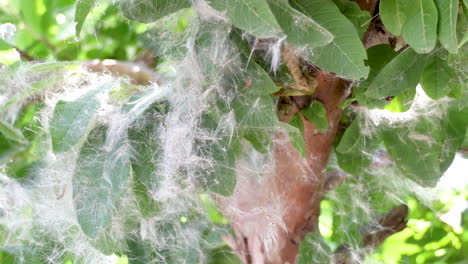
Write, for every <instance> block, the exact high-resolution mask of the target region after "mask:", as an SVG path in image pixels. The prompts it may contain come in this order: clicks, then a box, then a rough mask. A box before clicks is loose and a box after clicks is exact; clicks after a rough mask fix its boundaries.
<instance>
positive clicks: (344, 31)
mask: <svg viewBox="0 0 468 264" xmlns="http://www.w3.org/2000/svg"><path fill="white" fill-rule="evenodd" d="M290 3H291V6H293V7H294V8H296V9H297V10H299V11H301V12H302V13H304V14H306V15H307V16H309V17H311V18H312V19H313V20H314V21H316V22H317V23H319V24H320V25H321V26H323V27H324V28H325V29H327V30H328V31H330V33H331V34H333V36H334V38H333V40H332V42H331V43H330V44H328V45H326V46H323V47H318V48H314V49H313V50H312V51H311V55H310V56H309V59H310V60H311V61H312V62H313V63H314V64H316V65H317V66H319V67H320V68H322V69H324V70H325V71H328V72H335V73H336V75H338V76H340V77H344V78H348V79H352V80H359V79H361V78H366V77H367V75H368V74H369V67H367V66H366V65H365V64H364V60H365V59H366V58H367V56H366V50H365V49H364V46H363V45H362V43H361V40H360V38H359V35H358V34H357V32H356V29H355V28H354V26H353V24H352V23H351V22H350V21H349V20H348V19H347V18H346V17H345V16H344V15H343V14H341V12H340V10H339V9H338V7H337V6H336V5H335V4H334V3H333V2H332V1H329V0H291V1H290Z"/></svg>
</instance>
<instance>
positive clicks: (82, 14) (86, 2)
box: [75, 0, 97, 37]
mask: <svg viewBox="0 0 468 264" xmlns="http://www.w3.org/2000/svg"><path fill="white" fill-rule="evenodd" d="M96 2H97V0H78V2H77V3H76V10H75V23H76V25H75V32H76V33H75V34H76V36H77V37H79V36H80V32H81V28H82V27H83V23H84V21H85V19H86V17H87V16H88V14H89V12H91V10H92V9H93V8H94V5H95V4H96Z"/></svg>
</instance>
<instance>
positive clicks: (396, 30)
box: [379, 0, 408, 36]
mask: <svg viewBox="0 0 468 264" xmlns="http://www.w3.org/2000/svg"><path fill="white" fill-rule="evenodd" d="M407 4H408V1H405V0H381V1H380V4H379V15H380V18H381V19H382V22H383V24H384V25H385V28H386V29H387V30H388V31H390V33H392V34H393V35H395V36H399V35H400V34H401V29H402V28H403V25H404V24H405V21H406V12H405V9H404V8H405V5H407Z"/></svg>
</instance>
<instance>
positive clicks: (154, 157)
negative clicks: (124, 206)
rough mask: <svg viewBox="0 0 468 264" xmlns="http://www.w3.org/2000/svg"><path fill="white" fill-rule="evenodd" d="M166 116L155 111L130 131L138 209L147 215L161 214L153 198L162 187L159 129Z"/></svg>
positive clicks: (134, 125) (152, 110) (150, 111)
mask: <svg viewBox="0 0 468 264" xmlns="http://www.w3.org/2000/svg"><path fill="white" fill-rule="evenodd" d="M162 118H163V115H162V114H161V113H160V112H159V111H157V109H155V108H152V109H149V110H147V111H146V113H144V115H143V116H142V117H141V118H139V119H137V120H135V122H134V123H133V124H132V125H131V127H130V129H129V131H128V138H129V140H130V145H131V147H132V149H133V150H134V151H135V153H136V154H135V155H136V156H135V158H134V159H132V160H131V162H132V169H133V172H134V184H133V190H134V192H135V194H136V196H137V199H138V201H139V202H138V206H139V207H140V211H141V212H142V214H143V215H144V216H154V215H155V214H156V213H157V212H158V211H159V205H158V204H157V202H156V201H155V199H154V198H153V197H152V196H151V195H152V194H154V193H156V191H157V190H158V188H159V185H160V178H158V173H157V172H158V171H157V170H158V162H159V158H160V154H161V153H160V149H159V148H160V146H159V139H158V135H159V134H158V128H159V126H160V124H161V122H162V121H163V120H162Z"/></svg>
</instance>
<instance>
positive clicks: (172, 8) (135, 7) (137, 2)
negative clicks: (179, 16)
mask: <svg viewBox="0 0 468 264" xmlns="http://www.w3.org/2000/svg"><path fill="white" fill-rule="evenodd" d="M188 7H191V4H190V1H189V0H124V1H122V3H121V8H122V12H123V14H124V16H125V17H127V18H128V19H130V20H134V21H137V22H141V23H151V22H154V21H156V20H158V19H161V18H163V17H165V16H168V15H170V14H172V13H175V12H177V11H179V10H180V9H182V8H188Z"/></svg>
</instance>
